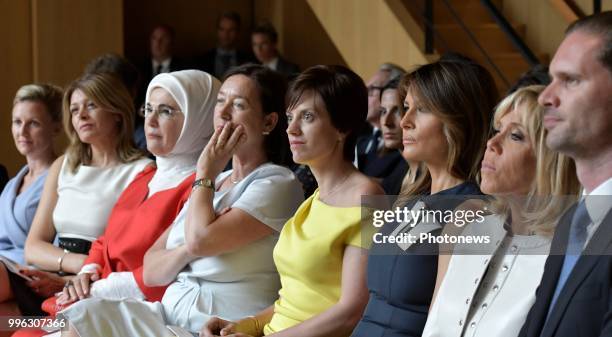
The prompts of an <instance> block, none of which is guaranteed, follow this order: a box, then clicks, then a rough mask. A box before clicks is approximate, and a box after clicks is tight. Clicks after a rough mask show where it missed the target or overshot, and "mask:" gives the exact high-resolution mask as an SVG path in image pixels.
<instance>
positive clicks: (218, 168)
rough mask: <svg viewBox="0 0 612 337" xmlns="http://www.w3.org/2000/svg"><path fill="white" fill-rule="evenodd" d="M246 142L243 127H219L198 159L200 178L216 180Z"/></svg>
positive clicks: (225, 125) (226, 125)
mask: <svg viewBox="0 0 612 337" xmlns="http://www.w3.org/2000/svg"><path fill="white" fill-rule="evenodd" d="M245 140H246V134H245V133H244V127H243V126H242V125H237V126H236V127H233V126H232V123H230V122H227V123H225V124H224V125H223V126H219V127H217V129H215V132H214V133H213V135H212V137H211V138H210V141H208V144H206V147H205V148H204V150H203V151H202V154H200V158H198V164H197V165H198V176H200V177H204V178H208V179H215V178H216V177H217V175H219V173H221V172H222V171H223V169H224V168H225V166H226V165H227V162H228V161H229V160H230V159H231V158H232V155H233V154H234V152H235V151H236V147H237V146H238V145H239V144H240V143H242V142H244V141H245Z"/></svg>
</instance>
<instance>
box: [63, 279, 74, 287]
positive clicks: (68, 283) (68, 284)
mask: <svg viewBox="0 0 612 337" xmlns="http://www.w3.org/2000/svg"><path fill="white" fill-rule="evenodd" d="M70 286H72V280H68V281H67V282H66V284H64V288H68V287H70Z"/></svg>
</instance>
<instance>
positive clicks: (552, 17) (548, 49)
mask: <svg viewBox="0 0 612 337" xmlns="http://www.w3.org/2000/svg"><path fill="white" fill-rule="evenodd" d="M574 1H575V3H576V4H577V5H578V7H580V8H581V9H582V10H583V11H584V12H585V13H586V14H591V13H593V1H592V0H574ZM502 9H503V12H504V14H505V15H506V16H507V17H508V18H509V19H510V20H511V21H514V22H516V23H522V24H525V25H526V26H527V34H526V42H527V44H528V45H529V46H530V47H531V48H532V49H534V50H535V51H536V52H539V53H546V54H548V56H549V59H552V57H553V56H554V54H555V51H556V50H557V47H558V46H559V44H560V43H561V41H562V40H563V36H564V32H565V28H566V27H567V25H568V24H569V23H568V22H567V20H566V19H565V17H564V16H563V15H562V14H561V13H560V12H559V11H558V10H557V9H556V8H555V6H554V5H553V4H552V3H551V1H533V0H504V1H503V6H502ZM602 9H603V10H612V0H603V1H602Z"/></svg>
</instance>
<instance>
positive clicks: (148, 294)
mask: <svg viewBox="0 0 612 337" xmlns="http://www.w3.org/2000/svg"><path fill="white" fill-rule="evenodd" d="M143 269H144V268H143V266H140V267H138V268H136V269H134V271H132V273H133V274H134V279H135V280H136V283H137V284H138V287H139V288H140V291H142V293H143V294H144V295H145V298H146V300H147V301H149V302H156V301H161V299H162V297H163V296H164V292H165V291H166V288H168V286H167V285H166V286H161V287H147V286H146V285H145V284H144V279H143V276H142V272H143Z"/></svg>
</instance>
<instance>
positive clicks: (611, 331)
mask: <svg viewBox="0 0 612 337" xmlns="http://www.w3.org/2000/svg"><path fill="white" fill-rule="evenodd" d="M574 210H575V206H574V207H572V208H571V209H570V210H569V211H567V212H566V213H565V214H564V216H563V217H562V218H561V220H560V221H559V225H558V226H557V230H556V232H555V236H554V238H553V241H552V246H551V255H550V256H549V257H548V259H547V260H546V264H545V265H544V274H543V276H542V281H541V282H540V286H539V287H538V289H537V290H536V301H535V303H534V305H533V306H532V307H531V310H530V311H529V314H528V316H527V319H526V321H525V324H524V325H523V328H522V330H521V332H520V334H519V336H521V337H553V336H555V337H566V336H567V337H597V336H612V311H611V310H612V293H611V287H612V255H611V253H612V211H609V212H608V214H607V215H606V216H605V217H604V220H603V221H602V223H601V224H600V226H599V228H598V229H597V231H596V232H595V233H594V234H593V237H592V238H591V239H590V241H589V243H588V245H587V246H586V248H585V250H584V251H583V253H582V255H581V256H580V258H579V259H578V262H577V263H576V265H575V266H574V269H573V270H572V272H571V274H570V276H569V278H568V279H567V281H566V283H565V286H564V287H563V290H562V291H561V293H560V294H559V298H557V302H556V303H555V307H554V308H553V309H552V312H551V314H550V318H549V320H548V322H546V317H547V315H548V308H549V306H550V302H551V301H552V298H553V294H554V292H555V288H556V286H557V281H558V279H559V274H560V272H561V268H562V266H563V259H564V256H563V255H561V254H560V253H562V252H565V249H566V247H567V241H568V236H569V228H570V223H571V220H572V216H573V214H574ZM545 322H546V325H545V324H544V323H545Z"/></svg>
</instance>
